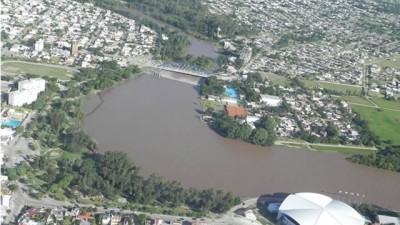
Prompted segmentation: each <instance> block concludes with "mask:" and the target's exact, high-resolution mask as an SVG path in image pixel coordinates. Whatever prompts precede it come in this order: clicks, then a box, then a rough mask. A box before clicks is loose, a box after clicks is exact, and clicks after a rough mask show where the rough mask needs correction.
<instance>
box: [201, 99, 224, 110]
mask: <svg viewBox="0 0 400 225" xmlns="http://www.w3.org/2000/svg"><path fill="white" fill-rule="evenodd" d="M200 105H201V106H202V109H203V110H204V111H206V110H207V109H208V108H213V109H214V110H215V111H221V110H223V109H224V104H223V103H221V102H216V101H210V100H207V99H202V100H200Z"/></svg>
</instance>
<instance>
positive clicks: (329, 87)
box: [319, 82, 361, 95]
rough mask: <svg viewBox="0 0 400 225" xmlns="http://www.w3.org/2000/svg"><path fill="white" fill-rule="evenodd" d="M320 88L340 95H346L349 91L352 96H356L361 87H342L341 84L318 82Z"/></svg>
mask: <svg viewBox="0 0 400 225" xmlns="http://www.w3.org/2000/svg"><path fill="white" fill-rule="evenodd" d="M319 85H320V87H322V88H325V89H327V90H334V91H339V92H342V93H346V92H347V91H350V92H351V94H352V95H358V94H360V92H361V87H355V86H349V85H343V84H333V83H326V82H319Z"/></svg>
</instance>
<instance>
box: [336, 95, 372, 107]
mask: <svg viewBox="0 0 400 225" xmlns="http://www.w3.org/2000/svg"><path fill="white" fill-rule="evenodd" d="M341 99H343V100H345V101H346V102H347V103H349V104H351V103H357V104H363V105H370V106H375V105H374V104H372V103H371V102H370V101H368V100H367V99H365V98H363V97H359V96H346V95H345V96H342V97H341Z"/></svg>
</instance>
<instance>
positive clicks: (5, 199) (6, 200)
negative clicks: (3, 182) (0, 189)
mask: <svg viewBox="0 0 400 225" xmlns="http://www.w3.org/2000/svg"><path fill="white" fill-rule="evenodd" d="M10 199H11V196H10V195H2V196H1V206H2V207H5V208H6V209H8V208H10Z"/></svg>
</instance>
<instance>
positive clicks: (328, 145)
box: [275, 141, 377, 151]
mask: <svg viewBox="0 0 400 225" xmlns="http://www.w3.org/2000/svg"><path fill="white" fill-rule="evenodd" d="M275 144H276V145H287V144H289V145H290V144H302V145H308V146H311V145H314V146H324V147H338V148H354V149H364V150H371V151H376V150H377V148H375V147H364V146H348V145H340V144H338V145H330V144H317V143H315V144H314V143H309V142H296V141H276V142H275Z"/></svg>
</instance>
